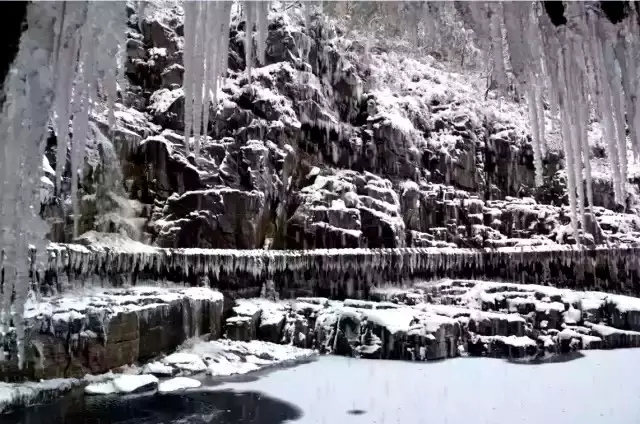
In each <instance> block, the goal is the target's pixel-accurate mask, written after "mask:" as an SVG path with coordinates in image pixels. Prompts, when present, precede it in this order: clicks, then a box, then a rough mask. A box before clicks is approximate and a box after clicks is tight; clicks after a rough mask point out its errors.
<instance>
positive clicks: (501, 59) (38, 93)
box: [0, 1, 640, 345]
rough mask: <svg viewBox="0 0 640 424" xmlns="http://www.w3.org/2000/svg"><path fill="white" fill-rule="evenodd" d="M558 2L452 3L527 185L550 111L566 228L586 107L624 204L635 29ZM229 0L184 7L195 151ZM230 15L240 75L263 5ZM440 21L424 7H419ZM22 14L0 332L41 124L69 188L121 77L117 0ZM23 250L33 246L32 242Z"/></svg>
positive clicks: (11, 108) (582, 162) (32, 188)
mask: <svg viewBox="0 0 640 424" xmlns="http://www.w3.org/2000/svg"><path fill="white" fill-rule="evenodd" d="M138 4H139V5H140V7H139V9H138V14H139V15H143V14H144V7H143V6H144V2H138ZM565 4H566V5H567V13H566V16H568V17H570V18H569V21H568V22H567V24H566V25H562V26H560V27H555V26H554V25H553V23H552V22H551V21H550V18H549V16H547V14H545V13H544V10H543V8H542V7H541V3H540V2H513V3H497V2H495V3H487V2H469V3H467V4H465V5H464V6H462V8H466V10H467V12H468V14H467V15H466V16H465V24H467V25H470V26H471V27H472V29H474V30H475V33H476V34H477V35H478V37H480V38H484V39H485V40H484V41H488V42H485V43H483V44H484V45H486V46H488V48H490V49H491V50H492V52H491V55H490V57H491V60H492V63H493V69H494V73H496V75H495V76H494V77H496V78H497V79H498V81H499V82H502V81H504V80H505V78H504V73H505V72H506V70H507V69H511V72H513V74H514V76H515V78H516V80H517V82H518V83H519V84H520V85H522V86H524V87H526V88H527V90H528V93H529V95H528V103H529V108H530V109H531V113H530V117H531V129H532V132H533V137H532V140H533V143H534V152H535V165H536V167H537V177H536V183H538V184H540V183H541V180H542V178H541V176H542V171H541V167H542V160H541V156H542V153H541V152H542V151H543V149H542V145H543V144H544V140H545V113H544V106H543V101H544V100H545V98H546V100H548V101H549V102H550V103H551V104H552V106H554V107H553V108H552V109H553V110H555V111H558V116H555V117H553V118H554V119H559V120H560V122H561V123H562V124H561V128H562V138H563V141H564V152H565V158H566V164H567V168H568V170H569V172H567V175H568V180H569V195H570V202H571V212H572V221H573V226H574V231H576V233H577V230H578V224H579V216H584V211H585V202H586V203H587V204H588V205H589V206H590V205H591V204H592V190H591V172H590V168H589V152H588V146H587V143H586V139H585V138H586V137H585V136H586V130H585V129H586V127H587V125H588V123H589V120H590V119H592V114H590V113H589V111H590V110H593V111H594V113H595V116H596V118H597V119H598V120H600V121H601V122H602V123H603V127H604V136H605V138H606V140H607V143H608V155H609V158H610V160H611V169H612V172H613V175H614V189H615V196H616V199H617V201H618V202H623V200H624V199H623V196H624V191H623V186H624V183H625V181H626V178H627V176H626V173H627V167H628V164H627V148H628V147H627V146H628V144H630V146H631V150H632V151H633V152H634V153H635V155H636V156H637V155H640V135H639V134H638V126H639V125H640V104H639V99H638V89H639V85H640V82H639V81H638V77H637V76H638V74H639V72H638V71H639V69H638V68H639V65H640V48H639V43H640V39H639V38H638V36H637V34H639V33H640V28H639V27H638V26H639V24H638V20H637V19H635V18H634V17H627V18H626V19H624V20H623V21H622V22H619V23H617V24H616V25H614V24H613V23H611V22H610V21H608V20H607V19H605V18H603V17H602V16H601V11H599V10H597V9H596V3H585V2H567V3H565ZM629 7H630V8H632V13H630V14H629V15H630V16H632V15H635V14H636V13H637V12H638V11H636V10H635V9H634V8H635V7H637V6H636V5H635V3H634V2H630V6H629ZM231 8H232V5H231V2H230V1H185V2H184V12H185V22H186V23H187V24H186V25H185V46H184V67H185V73H184V93H185V96H186V102H185V143H186V144H187V148H188V149H190V146H189V140H190V138H191V137H192V136H193V138H194V153H195V155H196V156H197V155H198V153H199V150H200V141H201V139H202V138H203V137H205V136H206V127H207V125H208V109H209V107H210V104H211V102H213V103H214V104H215V103H216V101H217V97H216V96H217V91H218V87H219V84H220V80H221V79H222V78H223V77H224V75H225V72H226V61H227V55H228V48H229V39H228V38H229V37H228V33H229V21H230V16H231ZM435 9H437V8H435ZM243 10H244V15H245V21H246V26H245V45H246V48H245V51H246V63H247V72H248V74H249V78H250V76H251V68H252V65H254V64H255V60H254V54H253V53H254V50H253V49H254V46H253V41H254V40H253V37H254V34H253V33H254V25H255V27H256V31H257V34H256V37H255V38H256V40H257V46H256V52H257V55H255V56H257V57H256V59H257V61H258V62H259V63H260V64H264V62H265V44H266V38H267V37H266V35H267V20H266V19H267V14H268V12H269V3H268V2H266V1H244V2H243ZM440 18H441V17H440V15H439V14H438V13H433V14H432V15H429V14H425V15H424V16H423V19H433V20H438V19H440ZM26 19H27V23H28V29H27V30H26V31H25V32H24V33H23V34H22V37H21V40H20V48H19V51H18V54H17V57H16V58H15V61H14V63H13V66H12V68H11V70H10V73H9V75H8V76H7V78H6V81H5V84H4V87H5V89H6V101H5V102H4V104H3V106H2V111H1V113H0V133H1V134H0V140H2V144H3V146H2V149H0V172H1V173H2V175H3V182H2V190H1V193H0V207H1V208H2V212H1V216H2V236H1V239H0V248H1V249H2V251H3V252H4V254H3V257H2V258H0V259H1V260H2V261H1V262H2V265H3V266H4V270H5V277H4V278H5V280H4V286H3V293H2V298H1V299H0V334H2V333H4V332H5V329H6V327H7V326H9V325H10V321H11V317H12V314H14V313H15V314H16V316H21V313H22V308H23V305H24V300H25V298H26V297H27V295H28V290H29V285H28V277H27V274H26V273H27V270H28V269H29V267H30V266H32V264H31V263H30V259H29V255H27V254H26V253H27V249H28V247H29V246H30V244H31V243H37V242H38V241H40V243H41V244H43V243H44V240H43V237H42V236H43V234H44V233H45V229H44V226H43V224H42V222H41V220H40V219H39V217H38V212H37V211H38V209H37V204H38V200H37V199H38V198H39V186H38V184H39V181H40V176H41V173H42V155H43V149H44V145H45V139H46V135H47V127H48V125H50V124H53V125H54V126H55V127H56V129H57V132H58V140H59V145H58V147H59V150H60V152H59V153H58V161H57V164H56V167H57V169H56V178H55V179H56V181H55V182H54V184H55V185H56V187H57V188H58V190H59V187H60V181H61V175H62V167H63V166H64V165H65V160H64V159H65V155H66V151H67V150H66V149H67V148H70V150H71V165H72V175H73V181H72V190H73V195H74V197H75V194H76V193H75V192H76V189H77V181H78V173H80V172H81V170H82V164H83V162H84V143H85V138H86V136H87V131H88V121H89V119H90V116H91V115H92V113H94V112H97V111H99V110H100V108H101V107H102V106H101V105H105V104H106V105H107V106H108V108H109V110H110V111H111V112H110V113H109V116H110V119H109V123H110V125H113V123H114V119H113V105H114V103H115V101H116V100H117V96H118V83H117V81H123V80H124V78H123V74H122V72H123V71H122V69H123V67H122V62H123V60H124V54H123V51H124V37H125V32H126V26H125V23H126V20H127V15H126V11H125V2H124V1H122V2H121V1H116V2H102V1H58V2H32V3H30V4H29V5H28V8H27V18H26ZM634 34H635V35H634ZM505 40H506V42H504V41H505ZM505 46H506V50H505ZM500 85H502V86H504V83H501V84H500ZM120 88H121V89H122V88H123V87H120ZM627 128H628V131H629V134H630V135H629V136H627V135H626V132H627ZM627 138H629V140H627ZM585 186H586V187H585ZM585 199H586V201H585ZM73 209H74V211H73V216H74V220H75V221H76V225H74V229H75V230H76V232H77V228H78V226H77V220H78V217H79V211H78V201H77V200H75V199H74V202H73ZM74 235H77V234H74ZM36 247H38V246H36ZM37 251H38V252H45V251H46V249H44V248H43V246H39V248H37ZM14 294H15V296H16V300H15V302H13V305H12V296H13V295H14ZM18 321H19V320H18ZM17 327H18V331H19V334H18V337H19V340H22V338H23V337H24V334H23V331H22V330H21V326H20V325H18V326H17ZM19 344H20V345H22V343H21V342H19Z"/></svg>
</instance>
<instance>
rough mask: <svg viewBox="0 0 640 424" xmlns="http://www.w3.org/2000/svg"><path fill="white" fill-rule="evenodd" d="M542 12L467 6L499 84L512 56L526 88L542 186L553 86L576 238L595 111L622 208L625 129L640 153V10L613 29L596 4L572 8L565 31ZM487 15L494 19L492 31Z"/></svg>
mask: <svg viewBox="0 0 640 424" xmlns="http://www.w3.org/2000/svg"><path fill="white" fill-rule="evenodd" d="M539 6H540V4H539V2H535V3H533V2H506V3H489V4H485V3H484V2H471V3H469V8H470V9H471V16H472V19H471V21H472V22H473V24H472V25H473V26H474V30H475V31H476V33H477V34H478V35H479V36H480V37H483V36H488V37H489V39H490V40H491V43H490V44H491V46H492V47H491V48H492V52H493V54H492V63H493V69H494V73H497V74H498V75H496V77H497V78H498V79H499V80H501V81H503V78H502V74H503V73H504V72H505V66H504V58H505V57H508V60H509V62H510V65H511V70H512V72H513V76H514V77H515V79H516V80H517V81H518V83H519V84H520V85H522V86H524V87H527V90H528V104H529V109H530V119H531V131H532V140H533V148H534V155H535V163H536V171H537V175H536V183H537V184H540V183H541V182H542V178H541V177H542V174H541V171H542V170H541V167H542V163H541V151H542V145H543V144H544V132H545V122H544V107H543V96H542V88H543V87H547V93H546V96H547V99H548V100H549V102H550V103H551V104H552V106H553V110H556V111H559V116H557V117H555V118H558V119H560V122H561V127H562V139H563V144H564V145H563V147H564V153H565V158H566V165H567V169H568V170H569V172H568V173H567V177H568V184H569V196H570V203H571V215H572V221H573V222H572V225H573V227H574V231H575V232H576V233H577V230H578V223H579V219H578V217H584V212H585V204H587V205H588V206H589V207H591V206H593V193H592V183H591V169H590V166H589V150H588V146H587V137H586V130H587V128H588V125H589V122H590V118H591V117H590V114H589V109H588V107H589V105H592V106H593V108H594V109H595V112H596V115H597V117H598V120H600V121H601V122H603V124H604V129H605V131H604V137H605V138H606V140H607V144H608V156H609V158H610V160H611V165H612V166H611V169H612V171H613V174H614V175H613V177H614V190H615V198H616V201H617V202H618V203H621V204H622V203H624V194H623V185H624V183H625V181H626V178H627V139H626V138H627V137H626V134H625V131H626V128H627V127H628V129H629V132H630V137H629V138H630V144H631V149H632V150H633V152H634V153H635V155H636V156H637V155H638V154H640V143H639V141H640V140H639V138H638V133H637V126H638V125H639V124H640V104H639V103H638V101H639V100H638V97H637V90H638V82H637V78H636V77H635V75H637V73H638V68H639V66H640V56H639V55H638V51H639V48H640V43H639V39H638V37H637V34H638V30H639V29H640V28H638V22H637V20H636V19H635V15H636V11H635V10H633V8H635V7H637V5H636V6H634V5H632V4H630V7H631V8H632V11H631V13H629V17H628V18H627V19H626V20H625V21H623V22H621V23H618V24H617V25H614V24H613V23H611V22H609V21H608V20H607V19H603V18H602V17H601V16H600V14H601V11H599V10H597V9H596V7H597V4H595V3H593V4H591V3H588V2H568V3H566V7H567V10H566V12H565V15H566V16H568V17H570V20H569V22H568V23H567V24H566V25H562V26H561V27H559V28H555V27H554V26H553V24H552V22H551V20H550V18H549V16H548V15H547V14H546V13H545V12H544V11H543V10H541V7H539ZM487 15H489V16H490V17H491V19H490V25H489V26H490V28H487V25H488V24H487V20H486V16H487ZM503 34H505V35H506V44H507V46H508V48H507V51H506V52H505V51H504V49H503V46H504V43H503ZM634 34H635V36H634ZM505 53H506V54H505ZM625 114H626V119H627V122H626V123H625ZM582 224H583V228H584V222H582Z"/></svg>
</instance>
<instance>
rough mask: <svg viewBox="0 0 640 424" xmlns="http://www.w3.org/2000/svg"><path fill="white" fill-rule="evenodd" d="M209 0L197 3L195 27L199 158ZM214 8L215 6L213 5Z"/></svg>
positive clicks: (195, 121)
mask: <svg viewBox="0 0 640 424" xmlns="http://www.w3.org/2000/svg"><path fill="white" fill-rule="evenodd" d="M208 5H209V2H208V1H204V2H203V1H199V2H197V3H196V8H197V9H198V14H197V18H196V19H197V20H196V22H197V26H196V28H195V32H196V37H195V38H196V41H195V46H194V53H193V56H194V61H195V62H193V67H194V70H193V77H194V84H193V90H194V91H193V138H194V141H195V146H194V153H195V157H196V158H197V157H198V156H199V155H200V131H201V125H202V104H203V102H202V100H203V92H202V89H203V85H204V77H205V65H206V63H205V51H206V48H207V46H206V45H205V43H206V41H207V29H208V26H207V9H208ZM211 8H213V7H211Z"/></svg>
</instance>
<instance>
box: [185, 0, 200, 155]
mask: <svg viewBox="0 0 640 424" xmlns="http://www.w3.org/2000/svg"><path fill="white" fill-rule="evenodd" d="M183 5H184V6H183V7H184V52H183V63H184V78H183V83H182V90H183V93H184V148H185V151H186V152H187V155H188V154H189V150H190V148H189V139H190V138H191V130H192V128H193V98H194V90H193V85H194V84H193V83H194V81H193V78H194V66H195V60H194V57H193V56H194V50H195V39H196V22H197V7H198V5H197V4H196V2H195V1H193V0H186V1H185V2H184V3H183Z"/></svg>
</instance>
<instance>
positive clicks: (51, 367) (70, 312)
mask: <svg viewBox="0 0 640 424" xmlns="http://www.w3.org/2000/svg"><path fill="white" fill-rule="evenodd" d="M222 299H223V298H222V295H221V294H220V293H219V292H217V291H215V290H211V289H208V288H207V289H204V288H190V289H160V288H153V287H136V288H131V289H110V290H106V291H103V292H96V293H93V294H86V295H84V296H81V297H74V296H72V295H69V294H67V295H65V296H64V297H59V298H51V299H48V300H47V301H46V302H43V303H38V304H35V305H33V306H32V307H30V308H28V309H27V311H26V313H25V326H26V328H27V340H28V343H29V346H28V348H27V349H26V352H27V357H26V360H25V367H24V368H23V369H18V366H17V356H16V352H17V350H16V345H15V338H5V339H4V340H5V343H7V342H8V343H9V344H8V345H5V346H4V347H3V348H4V352H5V355H4V357H3V359H2V360H1V361H0V379H1V380H4V381H19V380H23V379H29V380H38V379H51V378H61V377H67V378H68V377H83V376H84V375H85V374H100V373H105V372H107V371H109V370H112V369H115V368H118V367H121V366H124V365H130V364H134V363H136V362H140V361H146V360H149V359H151V358H153V357H155V356H158V355H160V354H161V353H164V352H169V351H172V350H174V349H175V348H176V347H178V346H179V345H180V344H182V342H184V341H185V340H187V339H188V338H191V337H196V336H200V335H204V334H210V336H211V337H212V338H218V337H220V336H221V335H222V309H223V305H222Z"/></svg>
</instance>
